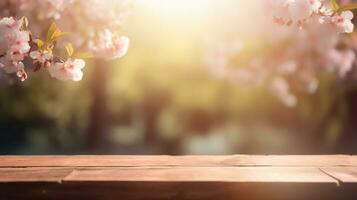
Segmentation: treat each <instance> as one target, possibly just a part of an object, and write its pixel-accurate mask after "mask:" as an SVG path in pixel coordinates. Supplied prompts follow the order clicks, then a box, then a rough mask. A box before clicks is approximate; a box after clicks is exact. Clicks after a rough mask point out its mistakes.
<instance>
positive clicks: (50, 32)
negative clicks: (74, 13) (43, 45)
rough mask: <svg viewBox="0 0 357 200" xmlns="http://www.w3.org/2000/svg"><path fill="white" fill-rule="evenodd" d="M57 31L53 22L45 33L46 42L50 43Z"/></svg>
mask: <svg viewBox="0 0 357 200" xmlns="http://www.w3.org/2000/svg"><path fill="white" fill-rule="evenodd" d="M58 31H60V30H59V29H58V27H57V25H56V23H54V22H53V23H52V24H51V26H50V28H49V29H48V31H47V35H46V40H47V41H48V42H49V41H51V40H52V38H53V35H54V34H55V33H56V32H58Z"/></svg>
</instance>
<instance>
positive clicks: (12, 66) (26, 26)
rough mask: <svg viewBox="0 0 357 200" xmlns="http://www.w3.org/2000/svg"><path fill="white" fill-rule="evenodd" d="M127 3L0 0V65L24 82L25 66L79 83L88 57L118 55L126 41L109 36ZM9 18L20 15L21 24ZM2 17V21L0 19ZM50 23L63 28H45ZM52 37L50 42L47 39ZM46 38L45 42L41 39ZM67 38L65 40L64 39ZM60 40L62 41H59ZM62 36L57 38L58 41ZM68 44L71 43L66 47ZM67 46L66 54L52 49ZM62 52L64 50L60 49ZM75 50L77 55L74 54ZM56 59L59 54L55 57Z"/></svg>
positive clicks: (86, 0)
mask: <svg viewBox="0 0 357 200" xmlns="http://www.w3.org/2000/svg"><path fill="white" fill-rule="evenodd" d="M127 2H128V1H127V0H120V1H110V0H2V1H0V10H1V11H2V12H1V13H0V19H1V21H0V67H1V68H2V69H3V70H4V71H5V72H7V73H9V74H12V73H16V74H17V76H18V77H19V78H20V80H22V81H24V80H25V79H26V78H27V73H26V71H25V68H26V66H25V64H24V63H26V65H27V64H30V63H32V69H33V71H38V70H40V69H46V70H47V71H48V72H49V74H50V75H51V77H54V78H57V79H59V80H64V81H65V80H71V81H79V80H81V79H82V77H83V72H82V69H83V68H84V66H85V61H84V60H83V59H81V58H88V57H92V56H91V55H92V54H93V55H95V57H97V58H101V59H106V60H111V59H117V58H120V57H123V56H124V55H125V54H126V53H127V50H128V48H129V38H127V37H125V36H120V35H118V34H115V33H114V31H113V30H114V29H117V28H118V26H120V22H121V21H122V20H123V17H124V16H125V15H126V13H127V12H125V10H126V9H127V8H128V7H127V5H128V3H127ZM8 16H25V17H24V18H21V20H17V19H15V18H14V17H8ZM1 17H3V18H1ZM53 20H55V21H56V24H59V26H60V27H61V29H62V30H65V31H66V32H68V33H70V34H68V35H67V34H66V33H65V32H62V31H61V30H59V29H57V26H56V29H53V30H49V29H48V26H47V24H50V23H51V22H52V21H53ZM49 34H50V35H51V37H52V38H51V37H50V38H49V37H48V35H49ZM45 35H47V37H46V38H44V39H41V38H43V37H44V36H45ZM65 35H66V36H65ZM64 36H65V37H64ZM59 38H61V40H59ZM67 44H70V45H69V46H68V45H67ZM65 45H66V51H67V53H66V54H67V56H66V58H63V56H62V55H63V53H60V52H58V50H59V49H58V48H55V47H57V46H62V47H64V46H65ZM63 49H64V48H63ZM74 49H76V51H77V50H78V51H80V52H75V53H74ZM59 55H61V56H59Z"/></svg>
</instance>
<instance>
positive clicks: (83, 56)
mask: <svg viewBox="0 0 357 200" xmlns="http://www.w3.org/2000/svg"><path fill="white" fill-rule="evenodd" d="M74 57H75V58H81V59H88V58H94V55H93V54H91V53H76V54H75V56H74Z"/></svg>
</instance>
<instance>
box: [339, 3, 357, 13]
mask: <svg viewBox="0 0 357 200" xmlns="http://www.w3.org/2000/svg"><path fill="white" fill-rule="evenodd" d="M355 9H357V4H353V3H351V4H347V5H344V6H341V7H340V8H339V9H338V10H337V12H343V11H348V10H355Z"/></svg>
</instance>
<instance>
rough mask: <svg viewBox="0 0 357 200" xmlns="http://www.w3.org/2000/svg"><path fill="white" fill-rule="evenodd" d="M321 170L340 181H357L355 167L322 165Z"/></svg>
mask: <svg viewBox="0 0 357 200" xmlns="http://www.w3.org/2000/svg"><path fill="white" fill-rule="evenodd" d="M321 170H323V171H324V172H326V173H327V174H329V175H330V176H332V177H334V178H336V179H337V180H339V181H340V182H342V183H357V167H324V168H321Z"/></svg>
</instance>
